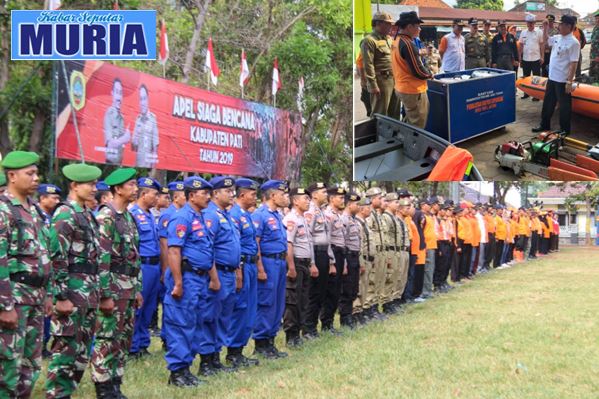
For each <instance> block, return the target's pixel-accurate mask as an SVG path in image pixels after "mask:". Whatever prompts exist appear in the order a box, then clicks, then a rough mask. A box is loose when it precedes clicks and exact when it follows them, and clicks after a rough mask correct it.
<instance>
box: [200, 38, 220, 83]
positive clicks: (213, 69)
mask: <svg viewBox="0 0 599 399" xmlns="http://www.w3.org/2000/svg"><path fill="white" fill-rule="evenodd" d="M204 66H205V67H206V69H207V70H208V71H210V80H212V84H213V85H215V86H216V84H217V83H218V76H219V75H220V69H218V64H217V63H216V58H214V50H213V49H212V37H210V38H209V39H208V50H206V63H205V64H204Z"/></svg>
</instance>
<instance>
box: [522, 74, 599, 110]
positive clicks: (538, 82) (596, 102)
mask: <svg viewBox="0 0 599 399" xmlns="http://www.w3.org/2000/svg"><path fill="white" fill-rule="evenodd" d="M546 85H547V78H542V77H540V76H528V77H526V78H520V79H518V80H517V81H516V86H517V87H518V88H519V89H520V90H522V91H523V92H524V93H526V94H528V95H529V96H531V97H534V98H538V99H540V100H542V99H543V98H544V97H545V86H546ZM576 85H577V87H576V89H575V90H574V91H573V92H572V111H574V112H576V113H577V114H580V115H584V116H588V117H589V118H593V119H599V87H598V86H591V85H587V84H584V83H576Z"/></svg>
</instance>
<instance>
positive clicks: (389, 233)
mask: <svg viewBox="0 0 599 399" xmlns="http://www.w3.org/2000/svg"><path fill="white" fill-rule="evenodd" d="M381 222H382V225H383V226H384V227H383V240H384V241H385V242H384V244H383V245H384V246H385V251H384V254H385V257H386V259H387V261H386V263H387V267H386V268H385V274H384V276H383V279H384V281H383V291H382V298H381V304H383V308H384V309H385V310H387V311H388V310H389V309H387V303H389V302H391V300H392V299H393V297H392V296H393V292H394V291H395V289H396V287H397V281H398V280H399V252H398V251H399V250H400V249H399V245H400V243H399V240H398V239H397V237H398V235H399V234H398V226H397V220H396V218H395V215H393V214H392V213H391V212H389V211H388V210H385V211H384V212H383V214H382V215H381Z"/></svg>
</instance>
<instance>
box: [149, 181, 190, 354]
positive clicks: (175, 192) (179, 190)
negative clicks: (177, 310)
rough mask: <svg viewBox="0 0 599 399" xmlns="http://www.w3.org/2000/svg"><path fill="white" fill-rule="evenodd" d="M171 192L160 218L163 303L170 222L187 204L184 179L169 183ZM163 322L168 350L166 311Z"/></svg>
mask: <svg viewBox="0 0 599 399" xmlns="http://www.w3.org/2000/svg"><path fill="white" fill-rule="evenodd" d="M167 188H168V191H169V194H170V196H171V204H170V205H169V207H168V208H166V209H165V210H163V211H162V212H161V213H160V217H159V218H158V224H157V226H156V228H157V229H158V238H159V239H160V266H161V268H162V276H161V278H160V281H161V284H160V292H159V293H158V300H159V302H160V303H161V304H162V303H163V302H164V295H165V294H166V287H165V285H164V275H165V273H166V271H167V270H168V243H167V239H168V223H169V221H170V220H171V219H172V218H173V217H174V216H175V213H177V211H178V210H179V209H181V208H183V206H185V202H186V200H185V186H184V184H183V181H172V182H170V183H168V185H167ZM163 309H164V308H163ZM162 318H163V322H162V324H161V329H160V339H161V340H162V347H163V348H164V349H165V350H166V333H165V332H164V311H163V312H162Z"/></svg>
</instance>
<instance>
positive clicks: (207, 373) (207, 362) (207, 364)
mask: <svg viewBox="0 0 599 399" xmlns="http://www.w3.org/2000/svg"><path fill="white" fill-rule="evenodd" d="M198 373H199V374H201V375H203V376H204V377H211V376H213V375H215V374H216V371H215V370H214V369H213V368H212V353H210V354H208V355H200V368H199V370H198Z"/></svg>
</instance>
